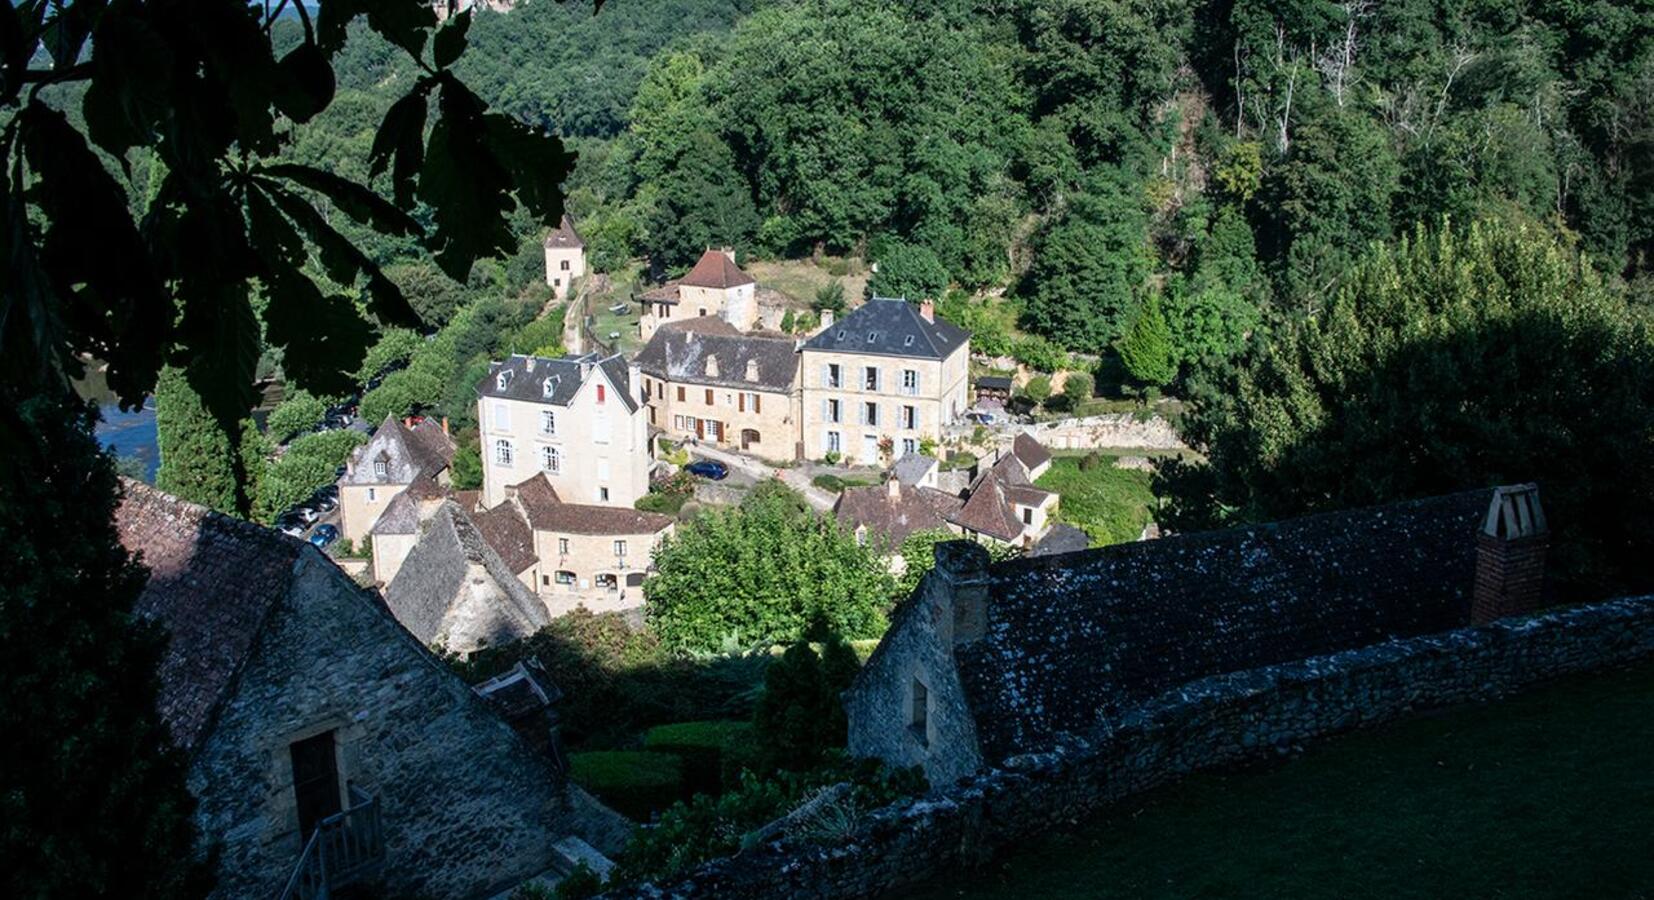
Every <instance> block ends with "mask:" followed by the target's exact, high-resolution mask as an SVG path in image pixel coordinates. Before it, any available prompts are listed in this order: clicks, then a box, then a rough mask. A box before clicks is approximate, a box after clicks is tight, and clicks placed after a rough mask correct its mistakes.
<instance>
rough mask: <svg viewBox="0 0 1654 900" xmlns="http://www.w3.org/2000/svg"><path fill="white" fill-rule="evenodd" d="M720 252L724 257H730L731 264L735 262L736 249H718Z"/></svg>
mask: <svg viewBox="0 0 1654 900" xmlns="http://www.w3.org/2000/svg"><path fill="white" fill-rule="evenodd" d="M718 250H719V252H720V253H722V254H723V255H724V256H726V257H728V258H729V261H730V262H734V261H735V248H734V247H720V248H718Z"/></svg>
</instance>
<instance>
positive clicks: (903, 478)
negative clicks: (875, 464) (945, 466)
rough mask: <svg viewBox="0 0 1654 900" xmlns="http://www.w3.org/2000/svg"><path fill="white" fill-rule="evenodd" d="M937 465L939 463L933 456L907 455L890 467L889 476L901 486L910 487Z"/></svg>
mask: <svg viewBox="0 0 1654 900" xmlns="http://www.w3.org/2000/svg"><path fill="white" fill-rule="evenodd" d="M939 465H941V463H939V462H938V461H937V460H936V457H934V456H925V455H924V454H922V453H909V454H908V455H906V456H904V457H902V458H901V459H898V460H896V464H895V465H893V466H891V467H890V475H891V477H893V478H895V479H896V480H897V481H900V482H901V483H902V484H904V485H907V486H912V485H916V484H918V483H919V481H920V480H921V479H923V478H924V477H925V476H926V475H928V474H930V470H931V469H934V468H936V467H937V466H939Z"/></svg>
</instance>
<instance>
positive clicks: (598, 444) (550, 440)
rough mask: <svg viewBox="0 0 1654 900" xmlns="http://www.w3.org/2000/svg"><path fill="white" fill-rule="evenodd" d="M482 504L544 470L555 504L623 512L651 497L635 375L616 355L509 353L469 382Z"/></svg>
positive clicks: (645, 435) (492, 503) (645, 423)
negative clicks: (474, 406)
mask: <svg viewBox="0 0 1654 900" xmlns="http://www.w3.org/2000/svg"><path fill="white" fill-rule="evenodd" d="M477 427H478V429H479V430H480V431H481V435H482V465H483V475H482V485H483V493H482V503H483V505H484V506H485V507H493V506H496V505H498V504H499V503H500V502H501V501H502V500H504V499H505V491H506V488H507V487H509V486H511V485H514V484H518V483H520V482H522V481H524V480H526V479H528V478H529V477H530V476H533V475H535V474H540V473H543V474H544V475H545V476H546V478H547V479H548V480H550V481H551V483H552V485H553V486H554V487H556V489H557V493H558V495H559V496H560V497H562V498H563V500H565V501H567V502H570V503H586V504H595V505H600V506H621V507H626V508H630V507H631V506H632V504H633V503H635V502H637V499H638V498H639V497H641V496H643V495H644V494H646V493H648V492H649V470H650V468H651V466H652V465H653V462H652V460H651V459H650V454H649V425H648V420H647V416H646V414H645V412H644V408H643V397H642V387H641V378H640V377H639V375H638V373H637V371H636V370H635V369H633V368H631V367H630V366H628V364H627V363H626V361H625V360H624V359H622V358H621V357H619V356H611V357H607V358H599V357H598V356H597V355H596V354H588V355H586V356H579V357H564V358H562V359H545V358H541V357H534V356H513V357H511V358H510V359H507V360H505V361H504V362H499V363H494V364H493V365H492V366H490V368H489V372H488V375H487V377H485V378H484V379H483V380H482V381H480V382H479V383H478V384H477Z"/></svg>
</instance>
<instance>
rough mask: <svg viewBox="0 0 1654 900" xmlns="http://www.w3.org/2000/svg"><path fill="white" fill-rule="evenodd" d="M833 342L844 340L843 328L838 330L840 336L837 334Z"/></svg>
mask: <svg viewBox="0 0 1654 900" xmlns="http://www.w3.org/2000/svg"><path fill="white" fill-rule="evenodd" d="M833 340H835V341H842V340H844V329H842V328H840V329H839V330H838V334H837V335H836V336H835V337H834V338H833Z"/></svg>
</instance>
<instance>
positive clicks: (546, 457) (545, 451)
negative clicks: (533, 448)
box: [540, 447, 563, 475]
mask: <svg viewBox="0 0 1654 900" xmlns="http://www.w3.org/2000/svg"><path fill="white" fill-rule="evenodd" d="M540 469H541V470H542V471H546V472H550V473H551V474H553V475H556V474H559V473H561V472H562V471H563V454H561V453H559V452H558V451H557V448H556V447H541V448H540Z"/></svg>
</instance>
